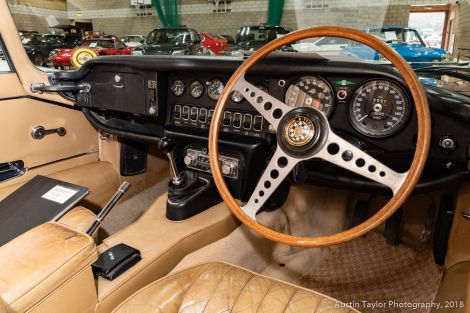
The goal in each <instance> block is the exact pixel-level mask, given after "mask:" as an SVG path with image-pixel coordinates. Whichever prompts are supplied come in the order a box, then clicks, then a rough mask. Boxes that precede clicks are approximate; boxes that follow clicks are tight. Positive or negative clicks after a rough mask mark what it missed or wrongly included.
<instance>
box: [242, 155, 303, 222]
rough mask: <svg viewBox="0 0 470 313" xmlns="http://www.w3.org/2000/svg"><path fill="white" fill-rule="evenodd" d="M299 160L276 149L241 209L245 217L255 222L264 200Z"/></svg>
mask: <svg viewBox="0 0 470 313" xmlns="http://www.w3.org/2000/svg"><path fill="white" fill-rule="evenodd" d="M299 161H300V160H298V159H296V158H292V157H290V156H288V155H287V154H285V153H284V151H282V149H281V148H280V147H277V149H276V152H275V153H274V155H273V157H272V158H271V161H269V164H268V167H267V168H266V169H265V171H264V173H263V175H262V176H261V178H260V180H259V181H258V184H257V185H256V188H255V190H254V192H253V194H252V195H251V197H250V199H249V200H248V202H247V203H246V204H245V205H244V206H242V207H241V209H242V210H243V212H245V214H246V215H248V216H249V217H251V218H252V219H254V220H256V213H257V212H258V211H259V210H260V209H261V207H262V206H263V205H264V203H265V202H266V200H268V199H269V197H270V196H271V195H272V194H273V193H274V192H275V191H276V189H277V187H279V185H280V184H281V183H282V181H283V180H284V179H285V178H286V177H287V175H289V173H290V171H291V170H292V169H293V168H294V167H295V165H296V164H297V163H298V162H299Z"/></svg>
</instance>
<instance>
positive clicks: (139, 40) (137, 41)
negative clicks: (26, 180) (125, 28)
mask: <svg viewBox="0 0 470 313" xmlns="http://www.w3.org/2000/svg"><path fill="white" fill-rule="evenodd" d="M121 39H122V42H124V43H125V44H126V46H128V47H131V48H137V47H140V46H142V45H143V44H144V42H145V37H144V36H142V35H126V36H123V37H122V38H121Z"/></svg>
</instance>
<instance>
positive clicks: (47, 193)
mask: <svg viewBox="0 0 470 313" xmlns="http://www.w3.org/2000/svg"><path fill="white" fill-rule="evenodd" d="M88 193H89V191H88V188H86V187H83V186H79V185H74V184H70V183H66V182H63V181H60V180H57V179H52V178H48V177H44V176H36V177H34V178H33V179H31V180H30V181H29V182H27V183H26V184H24V185H23V186H21V187H20V188H19V189H18V190H16V191H15V192H13V193H12V194H10V195H9V196H8V197H6V198H5V199H3V200H2V201H0V246H2V245H4V244H5V243H7V242H8V241H10V240H12V239H14V238H15V237H18V236H19V235H21V234H23V233H24V232H26V231H28V230H30V229H31V228H34V227H36V226H38V225H40V224H43V223H46V222H49V221H57V220H58V219H59V218H61V217H62V216H64V214H65V213H67V212H68V211H70V210H71V209H72V208H74V207H75V206H76V205H77V204H78V202H80V201H81V200H82V199H83V198H84V197H85V196H86V195H87V194H88Z"/></svg>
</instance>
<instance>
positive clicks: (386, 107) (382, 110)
mask: <svg viewBox="0 0 470 313" xmlns="http://www.w3.org/2000/svg"><path fill="white" fill-rule="evenodd" d="M410 110H411V108H410V104H409V101H408V97H407V95H406V94H405V92H404V91H403V89H401V88H400V87H399V86H398V85H397V84H395V83H392V82H390V81H387V80H373V81H369V82H367V83H365V84H364V85H362V86H360V87H359V88H358V89H357V90H356V91H355V92H354V94H353V96H352V98H351V103H350V105H349V118H350V120H351V123H352V125H353V126H354V128H355V129H356V130H358V131H359V132H360V133H362V134H364V135H366V136H369V137H387V136H390V135H392V134H395V133H396V132H398V131H399V130H400V129H402V128H403V127H404V126H405V122H406V121H407V119H408V117H409V115H410Z"/></svg>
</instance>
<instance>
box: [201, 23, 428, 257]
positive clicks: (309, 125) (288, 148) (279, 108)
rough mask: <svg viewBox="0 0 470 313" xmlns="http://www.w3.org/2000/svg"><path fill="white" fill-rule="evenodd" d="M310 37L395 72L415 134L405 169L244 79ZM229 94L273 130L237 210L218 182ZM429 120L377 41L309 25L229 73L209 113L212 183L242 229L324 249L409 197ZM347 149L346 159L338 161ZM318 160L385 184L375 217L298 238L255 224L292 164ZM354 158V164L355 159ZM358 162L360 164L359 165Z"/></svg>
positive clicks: (415, 87)
mask: <svg viewBox="0 0 470 313" xmlns="http://www.w3.org/2000/svg"><path fill="white" fill-rule="evenodd" d="M311 37H341V38H346V39H350V40H354V41H358V42H360V43H362V44H365V45H367V46H369V47H371V48H373V49H375V50H377V51H378V52H379V53H381V54H382V55H383V56H384V57H385V58H387V59H388V60H390V62H392V64H393V65H394V66H395V67H396V68H397V69H398V70H399V71H400V73H401V75H402V76H403V78H404V80H405V82H406V83H407V84H408V87H409V90H410V91H411V95H412V97H413V100H414V104H415V108H416V113H417V119H418V136H417V143H416V150H415V153H414V157H413V162H412V164H411V167H410V169H409V170H408V171H407V172H405V173H397V172H395V171H393V170H392V169H390V168H389V167H387V166H386V165H384V164H383V163H382V162H380V161H378V160H376V159H374V158H373V157H371V156H369V155H368V154H367V153H365V152H364V151H362V150H361V149H358V148H356V147H355V146H354V145H352V144H350V143H349V142H347V141H346V140H344V139H342V138H341V137H339V136H337V135H336V134H335V133H334V132H333V131H332V130H331V128H330V125H329V122H328V119H327V118H326V117H325V116H324V115H323V114H322V113H321V112H320V111H319V110H317V109H315V108H311V107H301V108H292V107H290V106H288V105H286V104H285V103H283V102H282V101H279V100H278V99H276V98H274V97H272V96H270V95H269V94H268V93H266V92H264V91H262V90H260V89H259V88H257V87H256V86H254V85H252V84H250V83H249V82H248V81H246V80H245V73H246V72H247V71H248V70H249V69H250V68H252V67H253V66H254V65H255V64H256V63H257V62H258V61H259V60H260V59H262V58H263V57H265V56H267V55H268V54H269V53H271V52H272V51H274V50H276V49H278V48H281V47H282V46H285V45H287V44H290V43H292V42H296V41H298V40H302V39H306V38H311ZM233 90H237V91H239V92H240V93H241V94H242V95H243V96H244V97H245V99H247V100H248V101H249V102H250V103H251V105H252V106H253V107H254V108H255V109H256V110H257V111H258V112H259V113H260V114H261V115H262V116H263V117H264V118H265V119H266V120H267V121H268V122H269V123H270V124H271V125H272V126H273V128H274V129H275V130H276V136H277V147H276V151H275V152H274V155H273V157H272V158H271V160H270V162H269V164H268V166H267V168H266V170H265V171H264V173H263V175H262V176H261V178H260V180H259V181H258V184H257V186H256V188H255V190H254V192H253V194H252V195H251V197H250V199H249V201H248V202H247V203H246V204H245V205H244V206H242V207H240V206H239V204H238V203H237V202H236V201H235V199H234V198H233V196H232V195H231V193H230V191H229V189H228V188H227V185H226V184H225V182H224V179H223V176H222V172H221V169H220V165H219V162H218V139H219V128H220V123H221V120H222V117H223V112H224V107H225V104H226V102H227V100H228V99H229V97H230V93H231V92H232V91H233ZM430 136H431V120H430V115H429V107H428V102H427V99H426V96H425V93H424V91H423V89H422V87H421V84H420V82H419V80H418V77H417V76H416V74H415V73H414V72H413V70H412V69H411V67H410V66H409V65H408V64H407V63H406V61H405V60H404V59H403V58H402V57H401V56H400V55H398V54H397V53H396V52H395V51H394V50H393V49H392V48H390V47H389V46H388V45H387V44H386V43H384V42H382V41H381V40H379V39H377V38H375V37H373V36H371V35H369V34H366V33H363V32H361V31H358V30H355V29H351V28H343V27H333V26H325V27H314V28H308V29H303V30H299V31H296V32H293V33H290V34H288V35H285V36H283V37H280V38H278V39H276V40H274V41H272V42H270V43H268V44H266V45H265V46H263V47H262V48H261V49H260V50H258V51H256V52H255V53H254V54H252V55H251V56H250V57H249V58H248V59H247V60H245V62H243V63H242V64H241V65H240V67H239V68H238V69H237V70H236V71H235V73H234V74H233V75H232V77H231V78H230V80H229V81H228V83H227V85H226V87H225V89H224V91H223V93H222V94H221V96H220V98H219V101H218V102H217V105H216V107H215V110H214V115H213V118H212V124H211V127H210V133H209V159H210V166H211V170H212V175H213V177H214V181H215V184H216V186H217V189H218V190H219V192H220V194H221V196H222V198H223V199H224V201H225V203H226V204H227V206H228V207H229V209H230V210H231V212H232V213H233V214H234V215H235V216H236V217H237V218H238V219H239V220H240V221H241V222H242V223H243V224H245V225H246V226H248V227H249V228H251V229H252V230H254V231H255V232H257V233H258V234H260V235H261V236H263V237H265V238H268V239H270V240H273V241H276V242H279V243H282V244H286V245H291V246H298V247H309V248H311V247H325V246H332V245H336V244H339V243H342V242H346V241H349V240H351V239H354V238H357V237H359V236H361V235H363V234H365V233H367V232H369V231H370V230H372V229H374V228H375V227H377V226H379V225H380V224H381V223H383V222H384V221H386V220H387V218H389V217H390V216H391V215H392V214H393V213H394V212H395V211H396V210H397V209H398V208H399V207H400V206H401V205H402V204H403V202H404V201H405V200H406V199H407V198H408V196H409V195H410V194H411V193H412V191H413V189H414V187H415V185H416V183H417V182H418V179H419V177H420V176H421V173H422V171H423V168H424V165H425V163H426V159H427V156H428V151H429V142H430ZM345 151H347V154H348V155H351V153H352V155H353V158H352V160H351V159H350V158H345V159H343V157H342V154H343V153H344V152H345ZM311 158H320V159H323V160H325V161H328V162H331V163H333V164H335V165H337V166H340V167H342V168H345V169H347V170H350V171H352V172H355V173H357V174H359V175H361V176H363V177H367V178H369V179H371V180H373V181H376V182H378V183H381V184H384V185H386V186H388V187H389V188H390V189H391V190H392V192H393V197H392V198H391V199H390V201H388V202H387V203H386V204H385V206H384V207H383V208H381V209H380V210H379V211H378V212H377V213H376V214H375V215H373V216H371V217H370V218H369V219H367V220H366V221H364V222H363V223H362V224H360V225H358V226H356V227H354V228H351V229H348V230H346V231H343V232H339V233H336V234H333V235H328V236H323V237H298V236H291V235H286V234H283V233H279V232H276V231H273V230H271V229H269V228H266V227H265V226H263V225H261V224H260V223H258V222H257V221H256V213H257V212H258V211H259V210H260V209H261V207H262V206H263V204H264V203H265V201H266V200H267V199H268V198H269V196H270V195H271V194H272V193H273V192H274V191H275V190H276V188H277V187H278V186H279V184H280V183H281V182H282V181H283V180H284V178H286V177H287V175H288V174H289V173H290V171H291V170H292V169H293V168H294V166H295V165H296V164H297V163H299V162H301V161H304V160H308V159H311ZM358 159H360V160H361V161H360V162H357V164H356V160H358ZM361 164H362V166H360V165H361Z"/></svg>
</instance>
